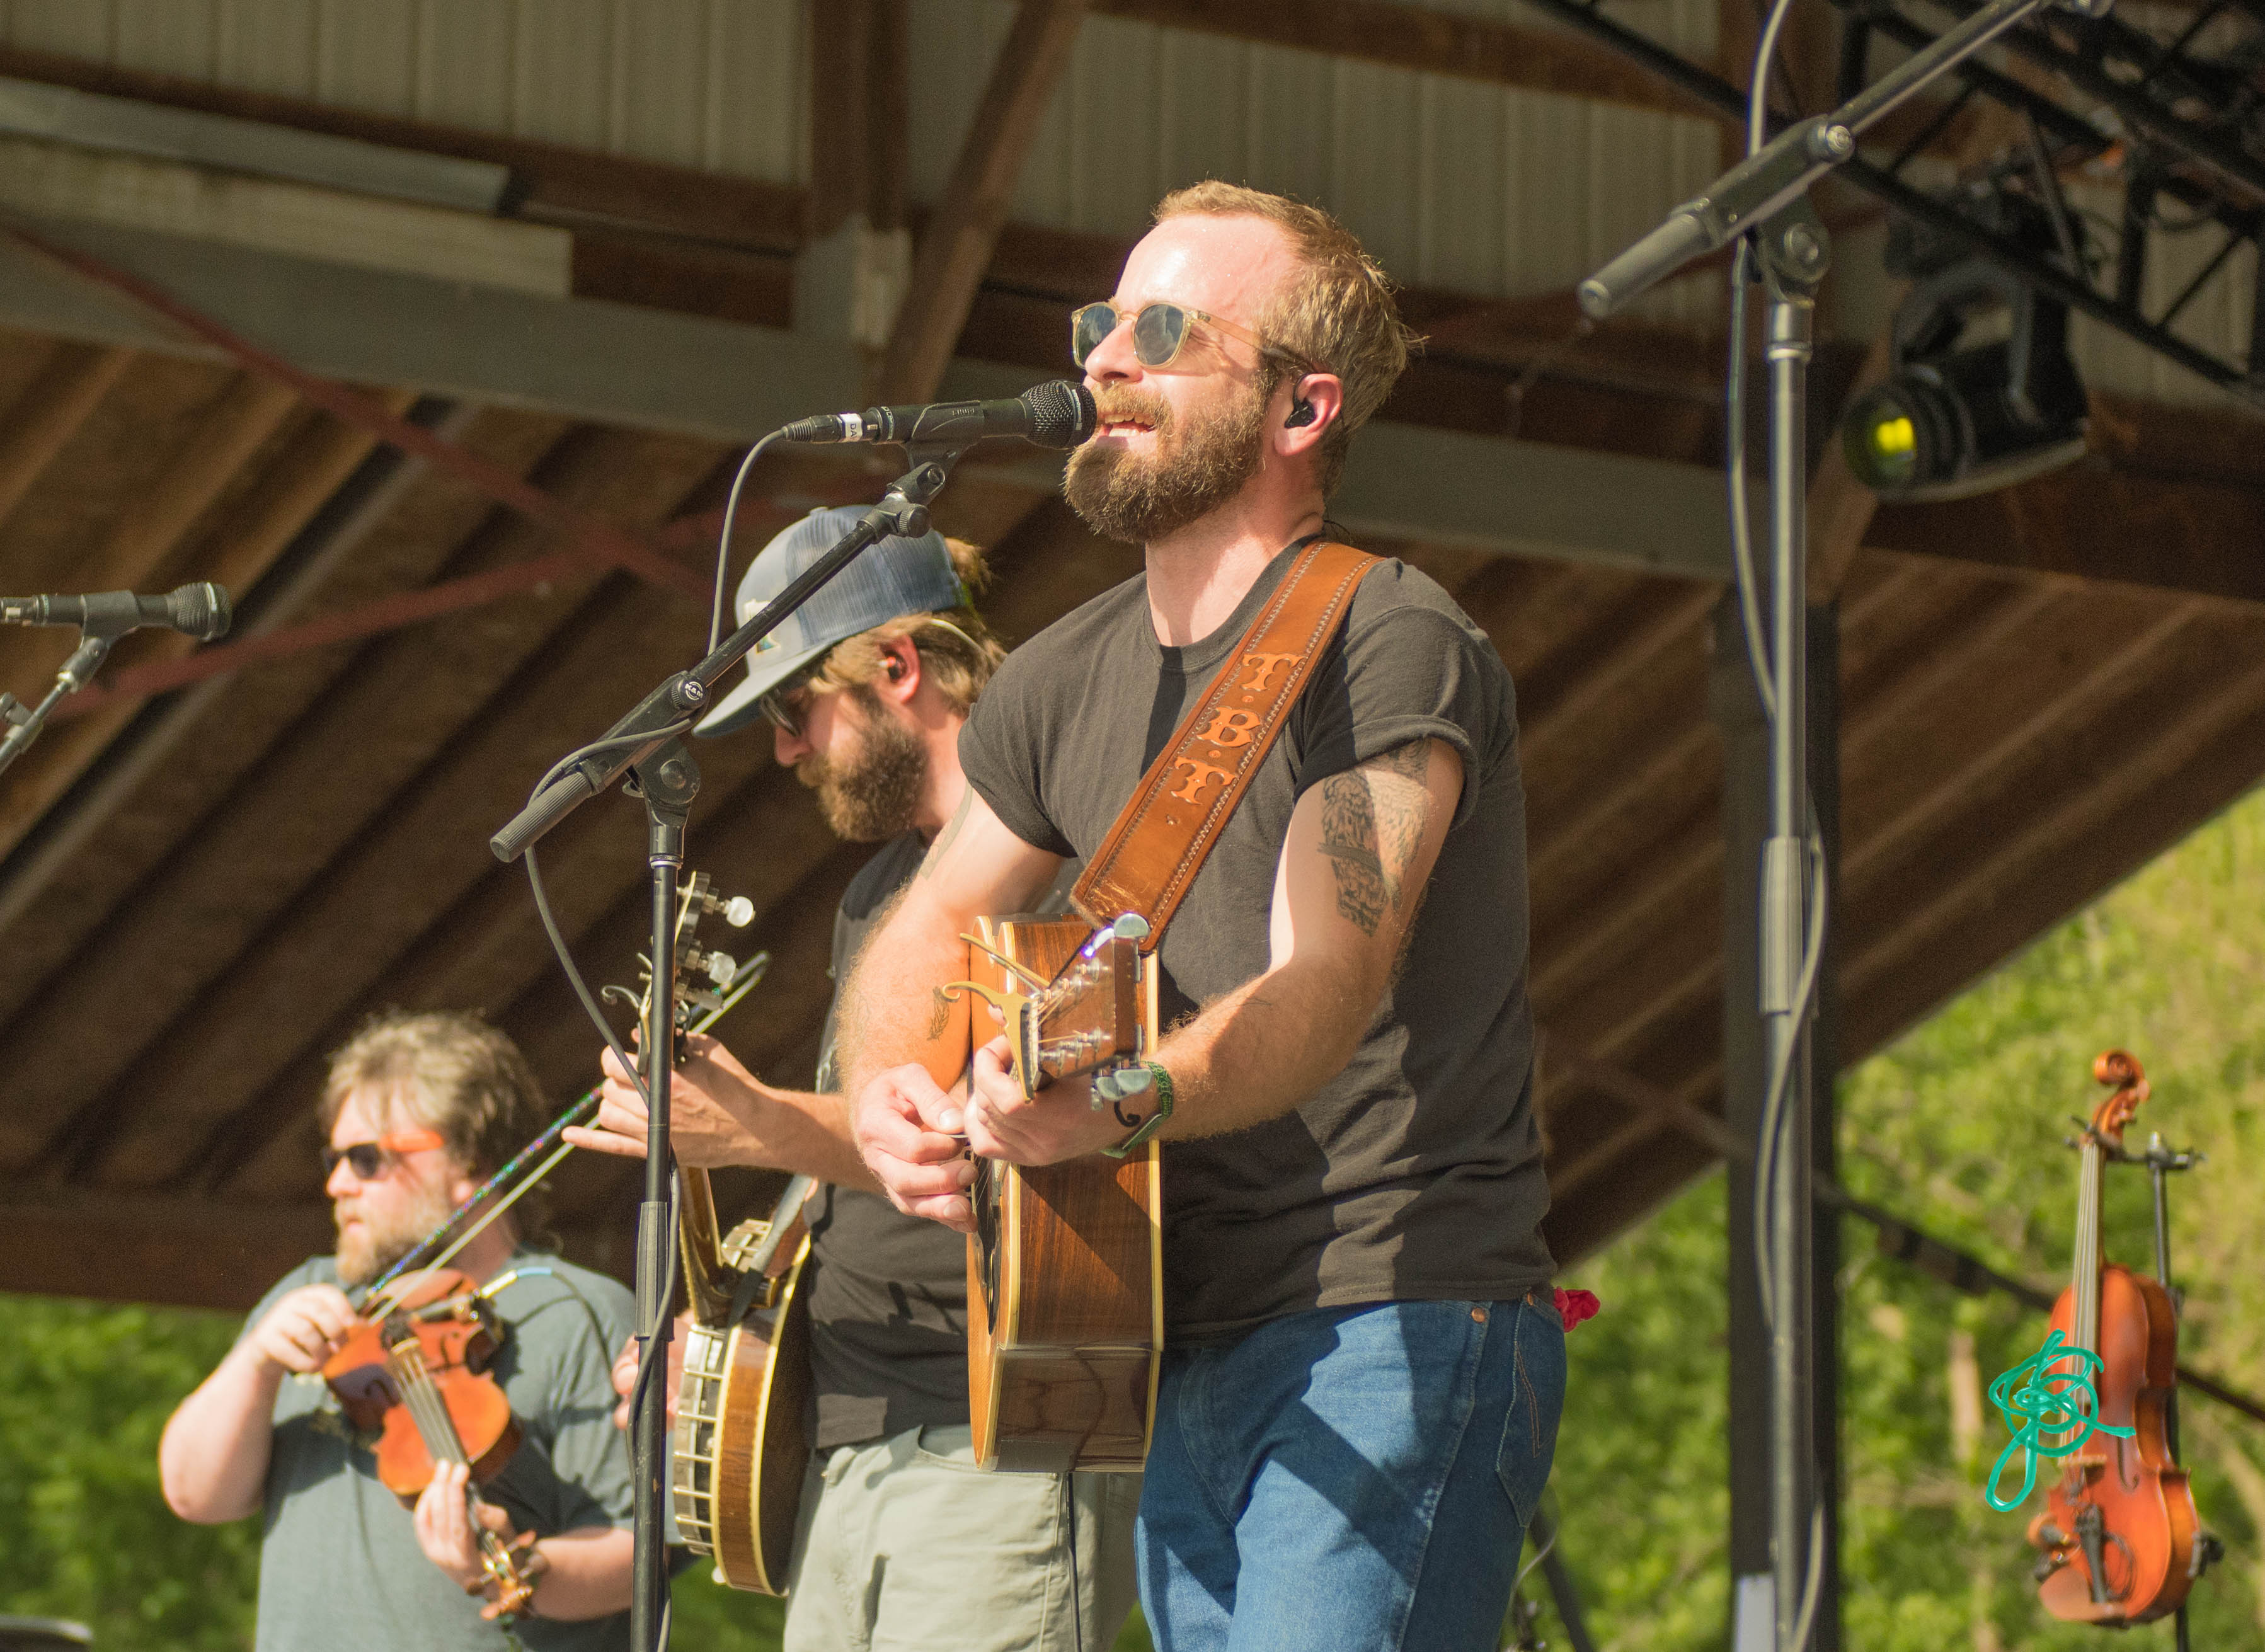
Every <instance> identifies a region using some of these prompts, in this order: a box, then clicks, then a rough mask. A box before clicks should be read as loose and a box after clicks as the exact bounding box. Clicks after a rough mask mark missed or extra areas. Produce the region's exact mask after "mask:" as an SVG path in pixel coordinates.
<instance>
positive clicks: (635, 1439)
mask: <svg viewBox="0 0 2265 1652" xmlns="http://www.w3.org/2000/svg"><path fill="white" fill-rule="evenodd" d="M974 440H975V438H972V437H971V438H969V439H968V440H965V441H961V442H958V443H956V444H927V443H922V444H918V445H907V449H906V453H907V457H908V458H909V459H910V460H911V461H912V468H911V469H909V470H907V472H906V473H905V474H904V475H903V476H901V477H898V478H897V479H896V480H895V481H894V482H892V484H890V485H889V488H888V491H886V492H885V493H884V494H883V495H882V496H881V501H880V503H879V504H878V505H876V506H873V507H872V508H871V509H870V510H869V511H867V512H866V513H864V515H863V516H862V517H861V518H859V519H858V521H857V524H856V527H854V528H851V529H850V530H849V531H848V533H846V534H844V535H842V536H841V538H840V539H838V540H836V541H835V542H834V547H833V549H830V550H828V551H827V553H826V555H825V556H824V557H822V558H820V559H819V561H818V562H816V563H813V564H812V565H811V566H810V567H809V568H808V569H806V570H805V571H803V573H802V574H801V575H800V576H798V577H797V579H795V580H794V581H793V582H792V583H791V584H790V585H789V586H787V587H786V589H785V590H783V591H782V592H780V593H779V594H778V595H777V596H776V597H775V598H773V599H772V600H771V601H770V602H769V604H768V605H767V606H766V607H765V608H763V609H762V611H761V613H759V614H757V615H754V617H753V618H751V619H750V620H748V621H747V623H746V624H744V625H742V626H740V627H739V630H736V631H733V632H732V634H731V636H729V637H725V639H724V641H723V642H722V643H720V644H717V647H716V648H715V650H714V651H712V652H710V654H709V655H708V656H707V658H705V659H702V660H701V661H700V662H699V663H698V664H697V665H695V666H693V667H692V668H691V669H690V670H688V671H681V672H678V673H675V674H674V676H672V677H670V678H668V679H667V680H666V681H664V682H663V683H661V684H660V686H659V688H655V689H654V690H653V691H652V693H651V694H648V695H646V696H645V698H644V699H643V700H641V701H639V702H637V705H636V706H634V707H633V708H631V710H630V711H629V713H628V714H627V715H626V716H624V717H623V718H622V719H621V720H620V721H619V722H617V723H616V724H614V726H613V727H612V728H611V729H610V730H608V731H607V734H606V736H605V738H604V739H601V740H598V741H596V742H594V743H593V744H592V745H591V746H585V747H583V748H581V754H580V755H579V757H578V759H577V760H576V761H573V762H572V764H571V766H569V767H568V768H566V772H565V773H564V775H560V776H559V777H558V778H557V780H555V781H553V782H550V784H549V785H547V786H545V787H543V789H542V790H539V791H538V792H537V793H536V794H535V797H533V798H531V799H530V800H529V801H528V805H527V807H526V808H524V809H522V810H521V811H520V812H519V813H518V814H517V815H516V816H514V817H513V819H511V820H510V821H509V822H508V823H507V824H506V826H504V827H503V829H502V830H501V831H499V832H498V833H496V834H495V836H494V837H493V838H492V839H491V840H490V841H489V848H492V850H493V851H494V852H495V855H496V858H497V859H498V860H500V861H504V862H511V861H514V860H517V859H518V858H519V857H520V855H522V854H524V853H525V852H526V851H527V850H528V848H531V847H532V846H533V845H534V844H535V842H536V841H538V840H539V839H541V838H542V837H543V834H544V833H547V832H549V831H550V829H551V828H552V827H554V826H557V824H558V823H559V822H560V821H561V820H564V819H565V818H566V817H567V816H568V815H569V814H571V813H572V812H573V811H574V810H576V809H578V808H579V807H580V806H581V805H582V804H585V803H587V802H588V801H589V800H590V799H591V798H593V797H596V796H597V795H598V794H599V793H600V792H601V791H603V790H605V789H606V788H607V787H608V786H610V785H611V784H613V783H614V782H615V781H616V780H622V781H623V790H626V791H628V792H630V794H631V795H632V796H634V797H639V798H641V799H642V800H643V801H644V804H645V821H646V835H645V844H646V854H645V859H646V863H647V864H648V866H650V868H651V869H652V982H653V987H652V992H651V993H649V994H648V995H647V999H648V1001H647V1004H646V1007H645V1025H644V1028H643V1030H642V1034H641V1038H642V1047H641V1048H640V1050H639V1052H638V1055H637V1067H638V1073H639V1076H640V1077H641V1078H642V1079H643V1081H644V1084H645V1099H646V1103H647V1118H648V1120H649V1123H648V1124H647V1126H646V1132H645V1197H644V1198H643V1200H642V1201H641V1202H640V1203H639V1204H638V1205H637V1342H638V1343H639V1353H640V1357H639V1362H638V1365H639V1370H640V1371H641V1372H645V1371H648V1370H649V1371H650V1372H651V1373H652V1374H651V1375H650V1376H649V1377H647V1379H645V1381H644V1382H643V1383H642V1385H641V1386H639V1387H638V1388H637V1390H636V1406H635V1410H634V1413H633V1415H631V1417H630V1454H631V1457H632V1459H633V1460H634V1464H635V1484H636V1495H637V1504H636V1514H635V1527H634V1537H635V1543H636V1561H635V1563H634V1564H635V1570H634V1572H633V1574H632V1582H631V1593H630V1645H631V1646H632V1647H633V1648H636V1652H660V1648H661V1647H662V1646H663V1644H664V1635H665V1632H666V1623H667V1607H668V1563H667V1530H668V1502H667V1495H668V1486H667V1467H668V1394H667V1391H666V1386H665V1384H666V1377H667V1371H668V1358H667V1347H668V1343H669V1339H670V1338H671V1336H672V1335H674V1322H673V1320H672V1318H671V1313H670V1310H671V1308H672V1306H674V1305H673V1304H672V1302H671V1301H670V1297H671V1296H672V1295H673V1294H674V1291H673V1288H672V1284H671V1280H672V1274H671V1270H670V1268H669V1260H670V1258H671V1257H672V1256H674V1255H675V1251H676V1242H677V1241H676V1233H675V1224H674V1219H673V1218H674V1206H673V1203H672V1200H671V1198H670V1193H671V1190H672V1188H673V1185H674V1175H675V1169H676V1164H675V1157H674V1153H671V1151H670V1149H669V1142H668V1132H669V1104H670V1096H669V1081H670V1076H671V1063H670V1061H669V1059H668V1052H670V1051H671V1050H672V1048H673V1047H674V1039H673V1037H671V1033H672V1027H671V1023H670V1012H671V1009H672V1008H673V1003H674V1000H673V995H672V993H670V991H669V983H670V982H671V981H673V980H674V979H676V900H677V887H678V884H679V882H680V881H681V877H682V874H683V870H684V828H685V822H686V819H687V818H688V814H689V812H690V811H691V806H692V800H693V798H694V797H696V795H698V793H699V790H700V769H699V766H698V765H697V764H696V763H695V762H694V761H693V760H692V754H691V753H690V752H688V751H687V750H686V749H685V747H684V745H683V743H682V742H681V740H680V739H678V738H677V736H678V735H679V734H681V732H683V731H684V730H685V728H686V726H687V725H688V723H689V722H690V720H691V719H692V718H693V717H696V716H698V715H699V713H700V711H701V710H702V709H703V707H705V706H706V705H707V703H708V701H709V695H710V690H712V689H713V688H715V686H716V684H717V683H718V682H719V681H721V680H723V678H724V676H725V673H728V672H729V671H730V670H731V669H732V666H735V665H737V664H738V663H739V661H740V660H741V659H744V658H746V656H747V654H748V653H749V652H750V651H752V650H753V649H754V646H755V644H757V643H759V642H761V640H762V639H763V638H764V637H768V635H769V634H770V633H771V632H772V631H773V630H776V628H777V626H778V624H779V622H781V621H782V620H783V619H785V618H786V616H787V615H790V614H791V613H793V612H794V611H795V610H796V609H797V608H800V607H801V606H802V605H803V604H804V603H805V602H806V601H808V600H810V598H811V597H812V595H813V594H814V593H816V592H817V591H818V590H819V587H821V586H824V585H825V584H826V583H827V581H828V580H829V579H833V578H834V576H835V575H837V574H839V573H840V572H841V571H842V570H843V569H844V568H847V567H848V565H849V564H850V563H851V562H853V561H855V560H856V557H857V556H858V554H859V553H860V552H862V551H863V550H864V549H866V548H867V547H868V546H870V545H873V544H876V543H878V542H879V541H881V540H883V539H885V538H887V537H890V536H891V535H897V536H900V537H903V538H908V539H909V538H917V537H919V536H920V535H922V534H924V533H926V532H927V531H928V528H929V512H928V507H929V501H930V500H931V499H934V498H935V497H936V494H937V493H938V492H939V491H942V489H943V484H944V482H945V480H946V479H947V478H948V477H950V474H951V468H952V466H953V465H954V464H955V463H956V462H958V459H959V456H960V455H961V454H963V453H965V451H966V450H967V448H969V447H971V446H972V445H973V441H974ZM624 776H627V779H625V780H624V778H623V777H624Z"/></svg>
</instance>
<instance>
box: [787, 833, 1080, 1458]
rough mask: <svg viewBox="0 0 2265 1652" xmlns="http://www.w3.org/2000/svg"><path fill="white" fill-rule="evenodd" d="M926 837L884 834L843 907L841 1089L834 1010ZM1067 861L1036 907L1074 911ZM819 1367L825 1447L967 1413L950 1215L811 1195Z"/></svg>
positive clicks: (832, 1192) (963, 1320)
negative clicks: (838, 1016)
mask: <svg viewBox="0 0 2265 1652" xmlns="http://www.w3.org/2000/svg"><path fill="white" fill-rule="evenodd" d="M927 852H928V850H927V846H926V845H925V844H923V843H922V842H921V837H920V833H917V832H907V833H905V834H904V835H903V836H901V837H899V838H894V839H892V840H891V841H889V842H887V843H885V844H884V845H883V846H882V848H881V850H880V852H879V853H878V854H877V855H874V856H873V858H872V859H871V860H870V861H868V862H865V864H864V866H863V869H862V870H860V871H859V872H858V874H857V876H856V877H853V878H851V879H850V880H849V887H848V890H847V891H845V892H844V893H843V895H842V897H841V910H840V911H838V912H837V913H835V914H834V966H833V968H832V970H831V971H830V973H831V974H832V975H833V977H834V983H835V1000H834V1003H833V1004H830V1005H828V1006H827V1011H826V1029H825V1033H824V1035H823V1037H822V1038H821V1039H820V1041H819V1056H818V1078H817V1088H819V1089H820V1090H827V1091H830V1090H832V1089H834V1088H835V1082H836V1080H835V1074H834V1011H835V1009H836V1008H838V1007H839V1004H840V1001H841V1000H840V986H841V982H842V981H843V980H845V979H848V973H849V966H850V965H851V964H854V963H855V962H856V957H857V953H858V951H859V950H860V949H861V948H863V946H864V944H865V938H866V936H868V935H870V934H871V933H872V930H873V926H874V925H875V924H876V923H878V921H880V920H881V918H882V916H883V915H884V914H885V913H886V912H887V910H888V908H889V906H890V903H891V902H892V901H893V900H894V899H896V896H897V891H899V890H900V889H902V888H903V887H904V886H905V885H906V884H908V883H910V882H911V881H912V878H913V874H914V872H916V871H918V870H920V864H921V859H922V857H923V856H924V855H926V854H927ZM1075 881H1076V869H1075V868H1074V867H1070V868H1066V869H1065V870H1064V873H1063V875H1062V876H1061V877H1058V878H1056V879H1055V880H1054V887H1053V889H1052V891H1048V893H1047V895H1046V898H1045V899H1044V900H1042V901H1040V902H1039V903H1038V906H1037V907H1036V908H1035V910H1037V911H1038V912H1040V913H1058V912H1061V911H1064V910H1067V903H1068V894H1069V886H1070V884H1072V883H1074V882H1075ZM803 1289H804V1290H805V1291H806V1292H809V1293H810V1367H811V1377H812V1384H811V1386H812V1389H813V1390H814V1391H815V1394H816V1405H817V1419H816V1424H815V1432H814V1433H813V1434H812V1440H811V1443H812V1445H815V1446H816V1447H817V1448H818V1449H819V1450H820V1451H824V1450H827V1449H830V1448H831V1447H833V1446H836V1445H860V1444H862V1443H863V1442H864V1441H866V1440H877V1439H883V1438H886V1437H891V1436H894V1435H898V1434H901V1433H903V1432H904V1431H905V1430H907V1429H917V1428H932V1427H944V1426H950V1425H953V1424H962V1423H965V1422H966V1421H967V1241H965V1239H963V1238H961V1237H960V1235H959V1234H956V1233H954V1232H952V1230H951V1229H950V1228H949V1227H946V1226H943V1224H942V1223H940V1222H931V1221H929V1220H928V1219H925V1218H923V1217H918V1216H907V1215H906V1214H905V1213H904V1212H901V1211H899V1209H897V1207H896V1206H895V1205H893V1204H890V1203H889V1202H888V1200H886V1199H885V1198H883V1197H881V1196H880V1195H879V1194H878V1193H869V1192H867V1191H865V1190H863V1189H861V1188H840V1187H834V1186H833V1185H832V1184H831V1183H828V1184H827V1185H826V1186H825V1187H822V1188H821V1189H819V1192H818V1194H817V1196H816V1197H814V1198H813V1199H812V1202H811V1219H810V1262H809V1265H808V1266H807V1267H806V1268H805V1270H804V1274H803Z"/></svg>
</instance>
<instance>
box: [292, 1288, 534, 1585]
mask: <svg viewBox="0 0 2265 1652" xmlns="http://www.w3.org/2000/svg"><path fill="white" fill-rule="evenodd" d="M490 1294H491V1293H490V1292H482V1291H480V1290H479V1289H478V1288H477V1286H476V1285H475V1284H474V1283H473V1281H472V1280H471V1279H470V1277H468V1276H467V1275H464V1274H462V1273H459V1272H457V1271H456V1270H455V1269H452V1268H451V1269H435V1270H433V1271H431V1272H429V1273H426V1274H422V1275H419V1276H415V1277H412V1279H411V1282H410V1283H409V1284H407V1285H406V1287H405V1288H404V1289H400V1290H397V1291H396V1292H393V1293H392V1294H390V1295H389V1296H382V1297H379V1296H373V1298H372V1299H371V1302H370V1304H368V1305H365V1306H366V1308H367V1307H368V1306H377V1307H378V1308H380V1309H382V1311H381V1312H378V1313H376V1314H374V1315H372V1316H371V1317H367V1318H365V1319H364V1320H363V1321H362V1322H361V1325H359V1326H358V1327H357V1328H355V1330H354V1331H353V1335H350V1336H349V1337H348V1338H347V1339H346V1343H344V1344H343V1345H342V1346H341V1347H340V1348H339V1350H338V1352H336V1353H335V1354H333V1355H331V1357H330V1359H329V1361H328V1362H327V1363H326V1364H325V1365H324V1366H323V1379H324V1381H325V1382H327V1383H328V1384H329V1385H330V1387H331V1393H333V1394H336V1395H337V1396H338V1398H339V1408H341V1409H342V1410H344V1411H345V1413H346V1416H347V1418H348V1420H349V1421H351V1422H352V1423H353V1424H354V1426H355V1427H356V1428H358V1429H360V1430H362V1431H363V1433H364V1434H365V1435H374V1436H375V1438H376V1447H375V1449H376V1453H377V1477H378V1481H379V1482H380V1483H381V1484H382V1485H383V1486H384V1487H385V1488H386V1489H387V1490H388V1491H390V1492H391V1493H392V1494H393V1495H394V1496H397V1497H398V1498H400V1499H401V1502H402V1505H403V1506H404V1508H407V1507H411V1506H413V1505H414V1504H415V1503H416V1502H417V1499H418V1497H419V1496H421V1495H422V1494H423V1492H424V1490H425V1488H426V1487H427V1486H428V1485H430V1484H431V1483H432V1481H433V1471H434V1466H435V1465H436V1464H439V1463H444V1462H445V1463H455V1464H460V1465H462V1466H465V1467H467V1468H469V1469H470V1471H471V1484H472V1485H473V1486H474V1487H478V1486H483V1485H485V1484H487V1483H488V1482H489V1481H492V1480H494V1479H495V1477H496V1476H497V1475H498V1474H501V1473H502V1472H503V1467H504V1465H505V1464H506V1463H507V1462H509V1461H510V1460H511V1456H512V1453H513V1452H515V1451H516V1450H518V1449H519V1443H520V1438H521V1430H520V1425H519V1419H518V1418H516V1417H514V1416H513V1415H512V1410H511V1401H509V1400H507V1399H506V1398H505V1396H504V1392H503V1387H502V1385H501V1384H499V1382H498V1381H497V1380H496V1379H495V1378H493V1377H492V1376H491V1375H489V1374H488V1372H489V1368H490V1367H491V1366H492V1365H493V1364H494V1361H495V1357H496V1356H497V1355H498V1354H499V1353H500V1352H501V1351H502V1350H503V1346H504V1327H503V1321H502V1320H501V1319H500V1317H499V1315H498V1314H497V1313H496V1311H495V1306H494V1304H493V1303H492V1302H491V1301H490V1300H489V1295H490ZM472 1525H473V1528H474V1530H476V1531H477V1532H478V1533H479V1545H480V1564H481V1568H482V1570H483V1571H484V1573H485V1575H486V1581H487V1583H488V1584H489V1585H490V1586H492V1588H493V1590H494V1591H495V1594H494V1597H493V1598H492V1600H490V1602H489V1603H488V1604H487V1605H484V1606H483V1607H482V1608H481V1609H480V1615H481V1616H482V1617H484V1618H488V1619H495V1620H497V1621H499V1622H500V1623H502V1624H504V1625H506V1627H508V1626H509V1624H510V1623H511V1622H512V1620H513V1619H514V1618H517V1617H518V1616H520V1615H521V1613H523V1612H526V1611H527V1610H528V1605H529V1604H530V1603H531V1602H532V1601H533V1599H534V1597H535V1583H534V1572H533V1571H531V1570H530V1569H529V1568H528V1561H529V1559H530V1558H531V1556H532V1552H533V1544H534V1542H535V1534H534V1533H533V1532H527V1533H524V1534H522V1535H521V1537H520V1539H518V1540H517V1542H515V1543H512V1544H506V1542H505V1541H504V1540H503V1539H501V1538H499V1537H498V1536H497V1535H496V1534H495V1533H494V1532H491V1531H489V1530H488V1529H487V1528H486V1527H485V1526H484V1525H481V1524H480V1522H479V1521H478V1520H477V1519H475V1520H474V1521H473V1523H472Z"/></svg>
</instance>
